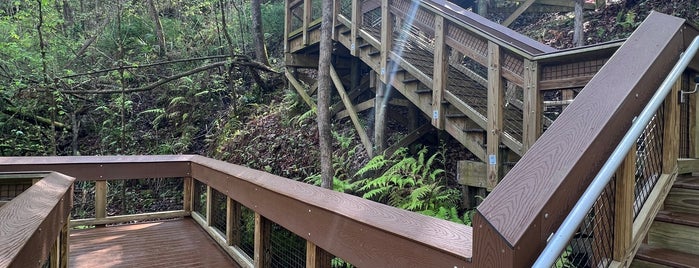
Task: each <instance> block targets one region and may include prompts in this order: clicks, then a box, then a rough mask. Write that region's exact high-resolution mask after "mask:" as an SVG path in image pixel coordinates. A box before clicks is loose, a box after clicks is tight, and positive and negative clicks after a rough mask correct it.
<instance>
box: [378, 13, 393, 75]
mask: <svg viewBox="0 0 699 268" xmlns="http://www.w3.org/2000/svg"><path fill="white" fill-rule="evenodd" d="M389 4H390V0H381V62H380V64H381V67H380V70H379V77H381V79H380V80H381V81H382V82H384V83H385V84H389V85H390V84H391V82H392V81H388V77H389V74H388V72H389V70H388V60H389V59H390V53H391V50H392V48H393V23H394V22H393V15H392V14H391V12H390V6H389Z"/></svg>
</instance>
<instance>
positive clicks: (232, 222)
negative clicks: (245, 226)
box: [226, 197, 243, 246]
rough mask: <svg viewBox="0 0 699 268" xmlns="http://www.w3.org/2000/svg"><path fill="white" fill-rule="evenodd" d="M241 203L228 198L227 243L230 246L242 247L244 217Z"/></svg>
mask: <svg viewBox="0 0 699 268" xmlns="http://www.w3.org/2000/svg"><path fill="white" fill-rule="evenodd" d="M242 215H243V213H242V208H241V206H240V203H238V202H236V201H235V200H233V199H231V198H230V197H228V198H226V242H227V243H228V245H229V246H233V245H240V228H241V226H240V218H241V217H242Z"/></svg>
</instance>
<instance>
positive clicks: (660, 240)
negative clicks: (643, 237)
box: [648, 211, 699, 253]
mask: <svg viewBox="0 0 699 268" xmlns="http://www.w3.org/2000/svg"><path fill="white" fill-rule="evenodd" d="M648 244H649V245H651V246H656V247H662V248H667V249H672V250H676V251H681V252H685V253H696V252H699V215H697V214H694V213H683V212H675V211H661V212H659V213H658V216H657V217H656V218H655V222H653V225H652V226H651V228H650V231H648Z"/></svg>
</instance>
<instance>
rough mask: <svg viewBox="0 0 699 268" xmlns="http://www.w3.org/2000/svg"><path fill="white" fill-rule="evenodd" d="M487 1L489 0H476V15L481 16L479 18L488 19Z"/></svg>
mask: <svg viewBox="0 0 699 268" xmlns="http://www.w3.org/2000/svg"><path fill="white" fill-rule="evenodd" d="M488 1H489V0H478V15H481V17H484V18H487V17H488Z"/></svg>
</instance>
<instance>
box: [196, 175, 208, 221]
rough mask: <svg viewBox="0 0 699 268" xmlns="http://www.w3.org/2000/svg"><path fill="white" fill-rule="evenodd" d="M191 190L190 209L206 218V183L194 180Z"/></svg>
mask: <svg viewBox="0 0 699 268" xmlns="http://www.w3.org/2000/svg"><path fill="white" fill-rule="evenodd" d="M192 191H193V197H192V203H193V204H192V205H193V207H192V210H193V211H194V212H197V213H199V214H200V215H201V216H202V217H204V218H206V198H207V196H206V184H204V183H203V182H200V181H198V180H194V187H193V189H192Z"/></svg>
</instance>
